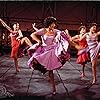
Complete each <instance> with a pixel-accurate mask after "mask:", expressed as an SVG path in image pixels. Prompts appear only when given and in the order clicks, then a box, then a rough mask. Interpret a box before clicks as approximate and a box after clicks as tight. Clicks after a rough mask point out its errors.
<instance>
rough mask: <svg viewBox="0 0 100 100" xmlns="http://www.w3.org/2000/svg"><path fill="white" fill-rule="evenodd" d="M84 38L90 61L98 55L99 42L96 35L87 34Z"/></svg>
mask: <svg viewBox="0 0 100 100" xmlns="http://www.w3.org/2000/svg"><path fill="white" fill-rule="evenodd" d="M86 40H87V44H88V48H89V51H90V58H91V61H93V60H94V59H95V58H96V57H97V56H98V53H99V50H100V42H99V43H98V39H97V36H96V35H94V36H89V34H87V36H86Z"/></svg>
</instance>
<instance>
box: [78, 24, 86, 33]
mask: <svg viewBox="0 0 100 100" xmlns="http://www.w3.org/2000/svg"><path fill="white" fill-rule="evenodd" d="M82 28H84V29H85V30H86V26H84V25H82V26H80V27H79V28H78V34H80V31H81V29H82Z"/></svg>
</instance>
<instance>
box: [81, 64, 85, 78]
mask: <svg viewBox="0 0 100 100" xmlns="http://www.w3.org/2000/svg"><path fill="white" fill-rule="evenodd" d="M84 69H85V64H82V74H81V77H84V76H85V72H84Z"/></svg>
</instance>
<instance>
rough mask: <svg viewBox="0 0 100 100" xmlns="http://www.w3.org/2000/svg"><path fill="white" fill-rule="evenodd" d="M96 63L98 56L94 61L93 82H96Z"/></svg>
mask: <svg viewBox="0 0 100 100" xmlns="http://www.w3.org/2000/svg"><path fill="white" fill-rule="evenodd" d="M96 63H97V58H96V59H94V60H93V61H92V74H93V81H92V84H95V83H96Z"/></svg>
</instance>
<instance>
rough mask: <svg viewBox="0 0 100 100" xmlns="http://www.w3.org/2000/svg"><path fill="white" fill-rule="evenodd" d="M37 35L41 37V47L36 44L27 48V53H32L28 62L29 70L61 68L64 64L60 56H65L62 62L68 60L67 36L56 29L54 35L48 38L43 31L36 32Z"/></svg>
mask: <svg viewBox="0 0 100 100" xmlns="http://www.w3.org/2000/svg"><path fill="white" fill-rule="evenodd" d="M37 33H38V34H39V35H41V39H42V45H39V44H38V43H36V44H34V45H33V46H32V47H30V48H29V51H31V52H32V51H33V53H32V54H31V58H30V59H29V60H28V65H29V66H30V67H31V68H35V67H37V66H38V67H39V65H41V66H43V67H44V69H46V70H55V69H58V68H60V67H62V66H63V64H64V63H62V59H61V55H65V58H64V59H63V60H65V61H66V60H68V59H69V53H68V48H69V42H68V38H67V36H66V35H65V34H64V32H61V31H59V30H57V29H54V33H55V34H54V35H50V36H46V35H44V30H43V29H40V30H38V31H37ZM34 62H36V63H37V64H36V63H34ZM37 69H38V68H37ZM40 70H41V69H40Z"/></svg>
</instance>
